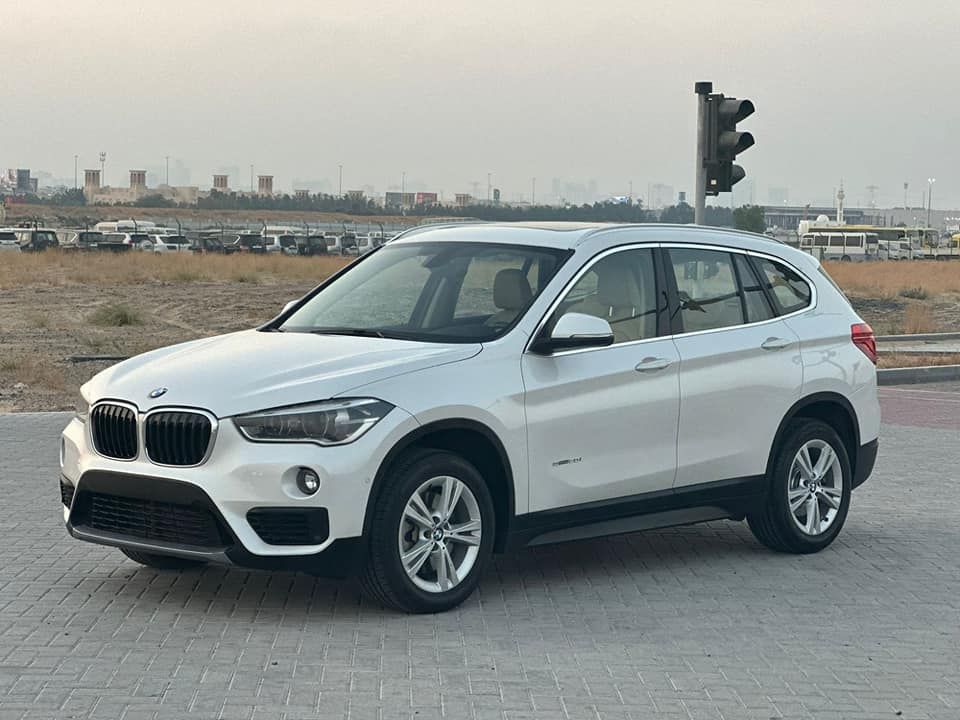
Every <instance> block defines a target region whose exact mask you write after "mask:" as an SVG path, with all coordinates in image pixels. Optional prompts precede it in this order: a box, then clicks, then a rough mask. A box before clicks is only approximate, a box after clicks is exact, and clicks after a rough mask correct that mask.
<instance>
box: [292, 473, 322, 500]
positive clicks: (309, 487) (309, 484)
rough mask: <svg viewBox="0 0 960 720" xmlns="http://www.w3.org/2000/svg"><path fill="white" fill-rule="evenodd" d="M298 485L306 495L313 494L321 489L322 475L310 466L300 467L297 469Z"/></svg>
mask: <svg viewBox="0 0 960 720" xmlns="http://www.w3.org/2000/svg"><path fill="white" fill-rule="evenodd" d="M297 487H298V488H300V492H302V493H303V494H304V495H313V494H314V493H315V492H316V491H317V490H319V489H320V476H319V475H317V473H315V472H314V471H313V470H311V469H310V468H300V469H299V470H298V471H297Z"/></svg>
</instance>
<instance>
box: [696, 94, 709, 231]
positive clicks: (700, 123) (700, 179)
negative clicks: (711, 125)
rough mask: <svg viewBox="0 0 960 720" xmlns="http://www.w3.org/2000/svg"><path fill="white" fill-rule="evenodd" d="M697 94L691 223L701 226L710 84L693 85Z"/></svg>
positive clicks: (705, 201) (705, 177) (704, 203)
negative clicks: (695, 174)
mask: <svg viewBox="0 0 960 720" xmlns="http://www.w3.org/2000/svg"><path fill="white" fill-rule="evenodd" d="M694 92H696V94H697V176H696V177H697V182H696V189H695V192H694V206H693V222H694V223H696V224H697V225H703V223H704V220H705V218H704V216H705V215H706V210H707V165H706V162H704V161H705V159H706V154H707V96H708V95H709V94H710V93H712V92H713V83H712V82H698V83H697V84H696V85H694Z"/></svg>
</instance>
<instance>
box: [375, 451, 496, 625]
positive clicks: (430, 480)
mask: <svg viewBox="0 0 960 720" xmlns="http://www.w3.org/2000/svg"><path fill="white" fill-rule="evenodd" d="M374 502H375V505H374V508H373V517H372V518H371V523H370V534H369V540H368V542H369V546H368V556H367V562H366V567H365V568H364V572H363V574H362V575H361V578H360V582H361V586H362V588H363V590H364V592H365V593H366V594H367V595H368V596H370V597H371V598H373V599H375V600H377V601H378V602H380V603H382V604H384V605H387V606H390V607H393V608H396V609H398V610H404V611H406V612H415V613H428V612H442V611H444V610H449V609H450V608H452V607H456V606H457V605H459V604H460V603H462V602H463V601H464V600H465V599H466V598H467V597H468V596H469V595H470V594H471V593H472V592H473V591H474V589H475V588H476V586H477V584H478V582H479V581H480V575H481V574H482V572H483V568H484V566H485V565H486V563H487V560H488V559H489V557H490V554H491V551H492V548H493V537H494V511H493V500H492V499H491V497H490V491H489V490H488V489H487V485H486V483H485V482H484V480H483V478H482V477H481V475H480V473H479V472H477V469H476V468H475V467H473V465H471V464H470V463H469V462H467V461H466V460H464V459H463V458H461V457H460V456H458V455H455V454H453V453H449V452H445V451H439V450H421V451H417V452H415V453H412V454H410V455H407V456H406V457H405V458H403V459H401V460H400V461H399V462H398V463H397V464H396V465H395V466H394V468H393V469H392V471H391V473H390V480H389V485H388V486H387V487H385V488H384V490H383V492H382V493H380V495H379V497H377V498H376V500H375V501H374Z"/></svg>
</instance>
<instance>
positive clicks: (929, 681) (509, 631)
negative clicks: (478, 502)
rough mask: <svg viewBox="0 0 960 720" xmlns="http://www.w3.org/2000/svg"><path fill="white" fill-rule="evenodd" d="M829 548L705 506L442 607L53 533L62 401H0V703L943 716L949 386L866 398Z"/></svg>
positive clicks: (118, 712)
mask: <svg viewBox="0 0 960 720" xmlns="http://www.w3.org/2000/svg"><path fill="white" fill-rule="evenodd" d="M881 395H882V401H883V407H884V414H885V420H886V422H885V424H884V426H883V432H882V445H881V457H880V460H879V464H878V467H877V471H876V473H875V474H874V476H873V478H872V479H871V480H870V481H869V482H868V483H867V484H866V485H864V486H863V487H862V488H861V489H859V490H858V491H857V492H856V493H855V495H854V499H853V505H852V509H851V512H850V516H849V518H848V520H847V525H846V527H845V529H844V531H843V533H842V534H841V536H840V538H839V539H838V540H837V542H835V543H834V544H833V546H832V547H831V548H829V549H828V550H826V551H824V552H822V553H820V554H818V555H813V556H805V557H793V556H784V555H776V554H774V553H771V552H768V551H767V550H765V549H764V548H762V547H761V546H760V545H758V544H757V543H756V542H755V541H754V540H753V538H752V537H751V535H750V533H749V532H748V530H747V528H746V526H745V525H743V524H736V523H727V522H718V523H711V524H708V525H702V526H696V527H689V528H679V529H674V530H669V531H659V532H650V533H645V534H635V535H628V536H622V537H617V538H611V539H603V540H594V541H586V542H581V543H575V544H568V545H563V546H553V547H541V548H537V549H535V550H528V551H524V552H520V553H517V554H515V555H510V556H505V557H500V558H498V559H497V560H496V562H495V564H494V566H493V568H492V569H491V571H490V572H489V573H488V574H487V576H486V578H485V579H484V581H483V583H482V586H481V589H480V592H479V593H477V594H476V595H475V596H474V597H473V598H472V599H471V600H470V601H469V602H468V603H467V604H466V605H465V606H463V607H462V608H460V609H459V610H457V611H454V612H450V613H447V614H444V615H438V616H416V617H413V616H405V615H399V614H396V613H392V612H388V611H385V610H383V609H381V608H380V607H377V606H376V605H372V604H369V603H367V602H366V601H365V600H362V599H361V597H360V595H359V593H358V591H357V588H356V586H355V585H354V584H351V583H340V584H338V583H332V582H329V581H323V580H315V579H312V578H309V577H305V576H300V575H291V574H287V573H275V574H270V573H261V572H247V571H239V570H224V569H219V568H210V569H207V570H205V571H203V572H197V573H186V574H164V573H158V572H155V571H152V570H147V569H142V568H140V567H139V566H137V565H135V564H134V563H132V562H130V561H128V560H126V559H125V558H124V557H123V556H122V555H121V554H120V553H119V552H117V551H115V550H110V549H107V548H101V547H97V546H93V545H87V544H83V543H79V542H76V541H73V540H71V539H70V538H68V537H67V535H66V533H65V532H64V530H63V528H62V525H61V519H60V502H59V497H58V490H57V461H56V455H57V453H56V447H57V445H56V437H57V434H58V431H59V429H60V427H61V426H62V425H63V424H64V423H65V416H63V415H51V414H44V415H15V416H9V415H8V416H0V459H2V463H0V498H2V499H0V528H2V529H3V530H2V532H3V535H2V539H3V542H2V543H0V719H2V720H7V718H20V717H24V718H26V717H30V718H44V719H47V718H105V719H109V720H117V719H120V718H122V719H124V720H134V719H139V718H186V717H189V718H211V719H212V718H290V719H294V718H318V717H319V718H325V719H326V718H356V719H359V718H377V719H378V720H380V719H386V718H416V719H417V720H425V719H427V718H474V719H476V720H485V719H488V718H490V719H492V718H498V719H503V720H506V719H510V720H529V719H531V718H544V719H547V718H549V719H551V720H552V719H554V718H577V719H580V718H584V719H587V718H589V719H590V720H597V719H606V718H618V719H622V718H635V719H638V718H651V717H657V718H689V719H693V718H738V719H739V718H756V719H761V718H762V719H763V720H767V719H768V718H781V717H783V718H791V719H793V718H818V719H827V718H831V719H832V718H843V719H844V720H853V719H857V718H862V719H864V720H866V719H869V720H876V719H877V718H898V717H901V718H938V719H943V720H947V719H949V720H956V718H960V671H958V668H960V572H958V571H960V523H958V520H957V518H958V516H960V469H958V462H957V461H958V459H960V386H957V385H954V386H937V387H933V386H922V387H917V386H911V387H908V388H882V389H881Z"/></svg>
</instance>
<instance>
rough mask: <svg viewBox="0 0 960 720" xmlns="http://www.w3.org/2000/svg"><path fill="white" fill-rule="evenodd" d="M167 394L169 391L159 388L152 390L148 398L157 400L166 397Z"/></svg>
mask: <svg viewBox="0 0 960 720" xmlns="http://www.w3.org/2000/svg"><path fill="white" fill-rule="evenodd" d="M166 394H167V389H166V388H165V387H158V388H155V389H153V390H151V391H150V393H149V394H148V397H150V398H152V399H154V400H155V399H156V398H158V397H160V396H161V395H166Z"/></svg>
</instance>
